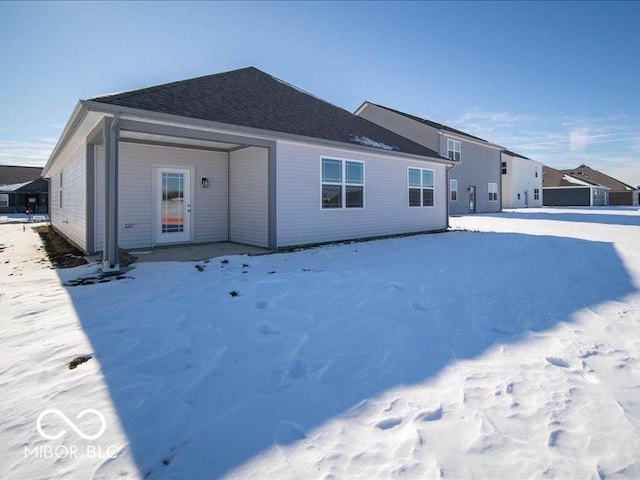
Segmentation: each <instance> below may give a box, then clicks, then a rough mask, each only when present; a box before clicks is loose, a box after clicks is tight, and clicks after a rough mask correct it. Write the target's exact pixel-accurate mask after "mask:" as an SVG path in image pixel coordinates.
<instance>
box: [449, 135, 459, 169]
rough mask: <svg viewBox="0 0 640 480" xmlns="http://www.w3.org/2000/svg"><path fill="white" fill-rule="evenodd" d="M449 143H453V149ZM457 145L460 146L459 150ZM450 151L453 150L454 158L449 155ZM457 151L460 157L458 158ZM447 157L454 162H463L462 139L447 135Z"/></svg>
mask: <svg viewBox="0 0 640 480" xmlns="http://www.w3.org/2000/svg"><path fill="white" fill-rule="evenodd" d="M449 144H451V145H453V149H452V148H449ZM456 145H457V147H458V150H456V148H455V147H456ZM449 152H453V158H451V157H450V156H449ZM456 153H457V154H458V159H457V160H456V158H455V156H456ZM447 158H448V159H449V160H452V161H454V162H457V163H460V162H462V142H461V141H460V140H456V139H455V138H448V137H447Z"/></svg>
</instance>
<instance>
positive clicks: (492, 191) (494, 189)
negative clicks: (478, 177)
mask: <svg viewBox="0 0 640 480" xmlns="http://www.w3.org/2000/svg"><path fill="white" fill-rule="evenodd" d="M488 190H489V201H490V202H497V201H498V184H497V183H489V186H488Z"/></svg>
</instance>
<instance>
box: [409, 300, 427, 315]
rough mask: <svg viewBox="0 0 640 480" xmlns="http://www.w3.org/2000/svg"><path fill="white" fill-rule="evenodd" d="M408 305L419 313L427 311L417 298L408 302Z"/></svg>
mask: <svg viewBox="0 0 640 480" xmlns="http://www.w3.org/2000/svg"><path fill="white" fill-rule="evenodd" d="M410 305H411V308H413V309H414V310H418V311H420V312H424V311H425V310H427V306H426V305H425V304H424V303H422V302H421V301H420V300H418V299H417V298H414V299H412V300H411V302H410Z"/></svg>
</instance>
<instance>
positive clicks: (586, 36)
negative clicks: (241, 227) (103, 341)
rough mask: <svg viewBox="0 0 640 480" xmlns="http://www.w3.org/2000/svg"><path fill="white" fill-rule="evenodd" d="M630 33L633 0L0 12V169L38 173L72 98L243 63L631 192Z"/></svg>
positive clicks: (636, 120) (97, 6)
mask: <svg viewBox="0 0 640 480" xmlns="http://www.w3.org/2000/svg"><path fill="white" fill-rule="evenodd" d="M639 25H640V2H620V3H617V2H602V3H600V2H567V3H560V2H533V3H520V2H497V3H490V2H486V3H483V2H470V3H465V2H460V3H457V2H443V3H438V2H425V3H421V2H407V3H399V2H389V3H386V2H354V3H346V2H340V3H333V2H321V3H312V2H300V3H267V2H258V3H218V2H196V3H188V2H180V3H171V2H157V3H143V2H136V3H80V2H70V3H36V2H23V3H12V2H0V33H1V34H2V39H3V40H2V43H1V44H0V87H1V89H0V91H1V92H2V94H1V97H0V98H1V100H0V163H2V164H15V163H21V164H29V165H43V164H44V162H45V161H46V158H47V156H48V154H49V152H50V151H51V149H52V147H53V145H54V144H55V141H56V140H57V138H58V137H59V135H60V133H61V130H62V126H63V125H64V124H65V123H66V121H67V119H68V117H69V115H70V113H71V111H72V110H73V108H74V106H75V103H76V102H77V100H78V99H80V98H88V97H91V96H95V95H98V94H102V93H107V92H113V91H121V90H128V89H134V88H140V87H145V86H150V85H155V84H159V83H164V82H169V81H173V80H179V79H184V78H189V77H193V76H198V75H205V74H210V73H216V72H221V71H226V70H232V69H235V68H240V67H244V66H248V65H253V66H256V67H258V68H260V69H262V70H265V71H267V72H269V73H271V74H273V75H274V76H277V77H279V78H282V79H283V80H286V81H287V82H289V83H292V84H294V85H296V86H298V87H300V88H303V89H305V90H307V91H309V92H311V93H313V94H315V95H317V96H319V97H322V98H324V99H326V100H328V101H330V102H332V103H334V104H337V105H339V106H341V107H344V108H346V109H348V110H351V111H353V110H354V109H355V108H356V107H357V106H358V105H360V103H361V102H362V101H363V100H371V101H373V102H376V103H381V104H383V105H387V106H390V107H393V108H397V109H400V110H404V111H407V112H410V113H414V114H418V115H421V116H425V117H428V118H432V119H435V120H437V121H441V122H445V123H448V124H450V125H452V126H455V127H457V128H461V129H463V130H465V131H468V132H469V133H473V134H476V135H479V136H482V137H484V138H487V139H488V140H490V141H493V142H495V143H499V144H501V145H504V146H506V147H509V148H511V149H514V150H516V151H518V152H519V153H522V154H524V155H527V156H531V157H532V158H535V159H536V160H540V161H542V162H544V163H547V164H549V165H551V166H553V167H556V168H570V167H574V166H577V165H579V164H580V163H587V164H589V165H591V166H593V167H595V168H598V169H600V170H602V171H605V172H607V173H610V174H612V175H614V176H619V177H620V178H621V179H622V180H625V181H627V182H629V183H633V184H634V185H639V184H640V88H639V87H638V86H639V85H640V56H639V54H638V52H640V35H639V34H638V26H639Z"/></svg>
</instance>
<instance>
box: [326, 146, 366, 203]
mask: <svg viewBox="0 0 640 480" xmlns="http://www.w3.org/2000/svg"><path fill="white" fill-rule="evenodd" d="M321 165H322V208H323V209H324V208H327V209H328V208H363V207H364V163H362V162H359V161H356V160H337V159H334V158H323V159H321Z"/></svg>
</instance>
